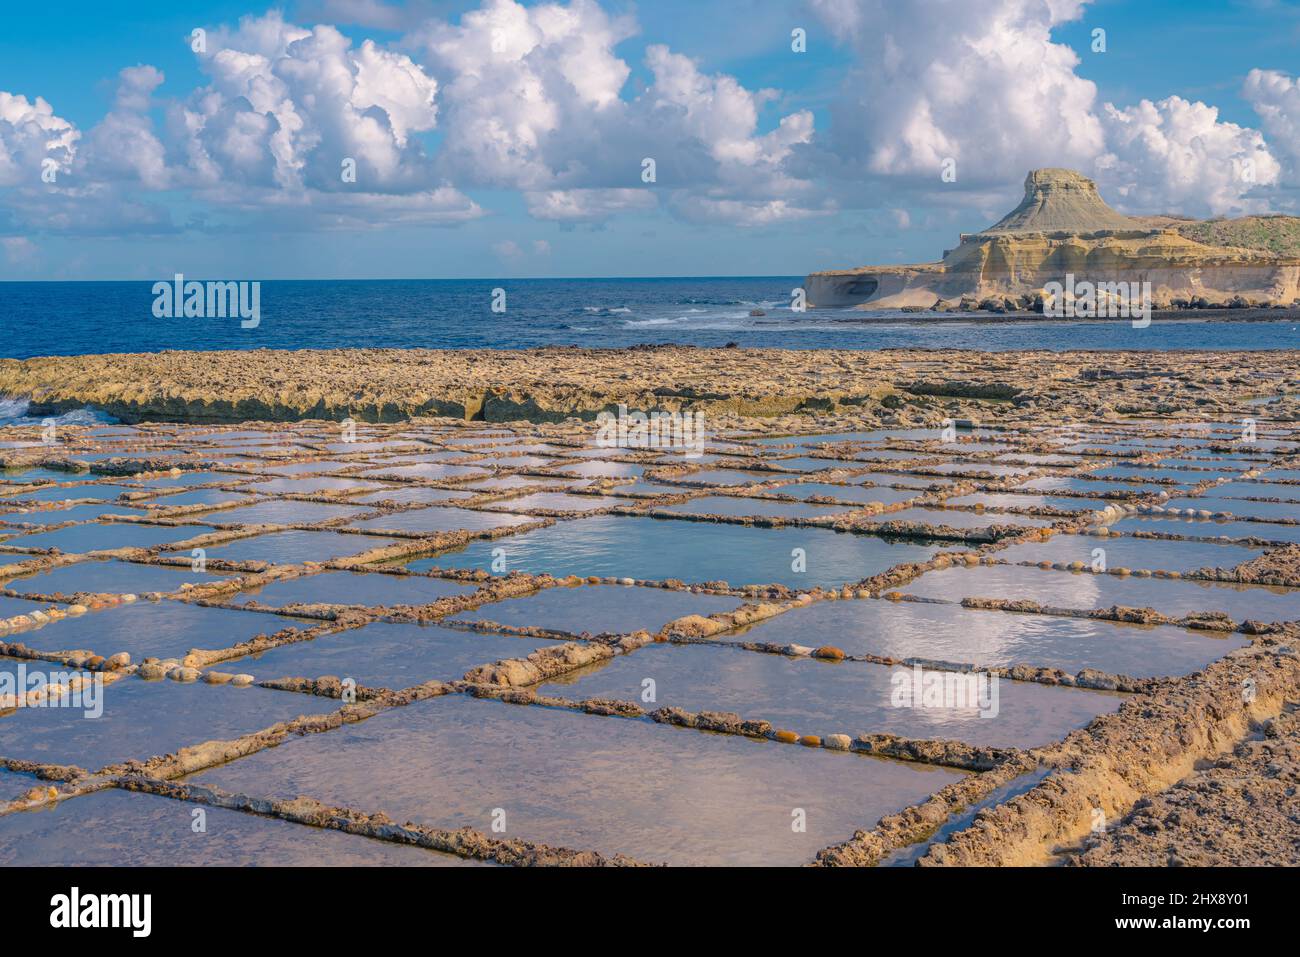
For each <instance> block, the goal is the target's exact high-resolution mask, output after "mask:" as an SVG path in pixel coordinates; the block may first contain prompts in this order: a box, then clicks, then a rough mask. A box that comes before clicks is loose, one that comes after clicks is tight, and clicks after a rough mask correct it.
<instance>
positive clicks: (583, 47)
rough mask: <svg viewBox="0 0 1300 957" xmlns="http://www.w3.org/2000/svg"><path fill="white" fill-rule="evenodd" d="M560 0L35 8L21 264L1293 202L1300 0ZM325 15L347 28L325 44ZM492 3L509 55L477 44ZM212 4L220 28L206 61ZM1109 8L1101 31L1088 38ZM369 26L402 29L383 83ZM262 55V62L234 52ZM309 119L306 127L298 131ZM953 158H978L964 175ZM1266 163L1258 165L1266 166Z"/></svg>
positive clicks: (558, 272)
mask: <svg viewBox="0 0 1300 957" xmlns="http://www.w3.org/2000/svg"><path fill="white" fill-rule="evenodd" d="M950 4H952V5H950ZM1049 8H1050V9H1049ZM547 9H548V8H545V7H542V8H539V7H538V5H535V4H524V5H522V6H521V7H516V6H515V5H514V4H513V3H510V2H509V0H484V2H483V3H442V2H437V0H429V2H416V3H411V4H406V5H400V4H395V3H386V2H384V0H304V2H297V3H286V4H282V5H279V6H276V7H267V6H262V5H256V4H249V3H235V2H225V0H211V2H202V3H191V2H176V0H172V2H165V3H164V2H159V3H151V2H136V3H131V4H103V3H88V2H71V3H64V4H61V5H59V7H58V11H57V15H51V10H50V8H48V7H42V6H40V5H29V4H24V5H13V8H12V9H8V10H6V12H5V29H4V31H3V33H0V91H3V93H4V94H9V95H10V96H11V97H21V98H23V99H22V101H21V102H20V101H18V100H16V99H11V100H10V101H9V105H8V108H7V110H8V112H6V111H5V108H0V279H23V278H33V279H113V278H141V279H150V278H157V277H160V276H168V275H171V274H172V273H174V272H185V273H186V274H188V275H192V276H195V277H201V276H220V277H237V278H277V277H292V278H325V277H378V278H383V277H498V276H499V277H501V278H509V277H516V276H584V275H591V276H611V275H613V276H619V275H767V274H776V275H797V274H802V273H804V272H807V271H809V270H812V269H817V268H825V267H835V266H849V265H855V264H861V263H867V262H897V261H927V260H932V259H934V258H937V257H938V256H939V255H940V253H941V252H942V250H943V249H944V248H947V247H949V246H951V245H953V244H954V243H955V240H956V236H957V234H958V233H959V232H961V231H972V230H976V229H979V228H982V227H984V226H986V225H988V224H989V223H990V222H991V221H992V220H993V219H994V218H996V217H997V216H999V215H1001V213H1002V212H1004V211H1005V209H1006V208H1008V206H1009V205H1011V204H1013V203H1014V201H1015V199H1016V198H1017V196H1018V194H1019V188H1020V187H1019V184H1020V181H1021V179H1023V175H1024V172H1025V170H1026V169H1027V168H1028V167H1029V166H1030V165H1048V164H1050V165H1070V166H1075V167H1076V168H1079V169H1081V170H1083V171H1084V172H1086V173H1089V174H1090V175H1094V176H1095V177H1096V178H1097V179H1098V182H1099V185H1100V186H1101V188H1102V190H1103V194H1104V195H1106V196H1107V198H1108V199H1110V200H1111V201H1112V202H1114V203H1115V204H1116V205H1118V206H1120V207H1121V208H1123V209H1125V211H1128V212H1133V213H1152V212H1163V211H1172V212H1176V211H1181V212H1185V213H1187V214H1189V215H1195V216H1208V215H1234V214H1240V213H1244V212H1259V211H1267V210H1273V211H1288V210H1290V209H1291V208H1292V203H1293V200H1294V196H1295V188H1294V187H1295V183H1296V177H1295V173H1294V169H1295V166H1296V164H1295V157H1296V154H1297V152H1300V149H1298V148H1297V147H1298V145H1300V144H1298V143H1297V139H1298V137H1297V132H1296V131H1297V130H1300V107H1297V100H1300V93H1297V91H1296V89H1295V88H1294V87H1293V86H1292V80H1291V77H1292V75H1293V73H1294V72H1295V70H1296V64H1295V54H1294V51H1295V49H1296V44H1297V40H1300V10H1298V9H1297V8H1296V6H1294V5H1292V4H1289V3H1282V2H1280V0H1272V2H1270V0H1236V2H1234V0H1220V2H1190V0H1182V2H1175V0H1142V2H1136V0H1093V2H1084V0H1053V3H1051V4H1048V3H1047V2H1046V0H963V2H961V3H959V4H958V3H956V0H891V2H888V3H883V5H882V3H881V0H812V2H809V3H804V2H785V0H769V2H750V0H702V2H691V3H687V2H676V0H667V2H665V0H661V2H656V3H646V4H641V5H637V4H632V3H625V2H608V3H601V4H599V5H598V4H596V3H595V0H590V2H587V3H583V2H582V0H577V2H576V3H573V4H568V3H565V4H561V5H559V7H558V8H550V9H551V10H553V11H554V10H556V9H558V10H559V11H560V13H563V14H564V16H565V17H566V18H567V19H566V20H565V22H566V23H567V24H568V26H566V27H565V28H564V30H563V31H561V32H562V33H563V36H559V38H558V39H552V40H546V39H539V37H544V36H546V35H547V32H548V31H551V34H552V35H554V30H555V29H556V28H555V27H554V26H553V24H554V23H555V22H557V21H556V20H554V18H552V17H551V14H548V13H547ZM485 10H486V12H485ZM972 10H973V11H974V13H973V14H972V13H971V11H972ZM272 11H279V12H280V17H279V18H278V19H268V17H272V18H273V17H275V14H274V13H272ZM1062 11H1065V12H1062ZM244 17H247V18H253V26H252V27H249V28H246V29H243V30H241V29H239V27H238V23H239V21H240V18H244ZM476 17H477V18H479V19H475V18H476ZM548 18H550V19H548ZM281 20H282V21H283V25H282V26H278V27H276V31H274V32H276V37H277V38H278V39H272V40H268V39H267V36H268V33H269V32H272V31H270V29H269V28H265V27H266V25H267V24H279V23H280V21H281ZM259 24H260V25H261V27H259V26H258V25H259ZM318 24H322V25H326V29H331V28H332V29H333V30H336V31H337V32H338V34H341V35H342V37H343V38H345V39H344V40H343V44H342V46H345V47H346V49H342V47H340V46H338V45H334V46H331V42H322V41H320V39H319V37H318V38H316V39H310V40H309V41H304V40H303V38H304V37H307V36H308V31H311V30H312V29H313V28H314V27H316V26H317V25H318ZM492 24H504V26H503V27H502V29H501V31H499V33H501V34H502V35H505V37H506V38H505V39H504V40H503V41H502V43H503V44H504V45H505V46H506V47H508V49H507V50H506V51H505V52H504V53H502V52H500V51H494V52H493V53H491V54H489V53H485V52H484V53H472V54H471V53H467V52H466V51H469V50H472V49H476V47H475V44H476V43H480V41H482V43H486V42H487V41H486V40H485V39H484V38H486V37H487V36H488V35H489V33H490V31H489V27H490V26H491V25H492ZM195 27H202V28H204V29H205V30H206V31H208V36H209V38H210V39H211V41H212V44H213V47H214V49H212V50H206V51H205V52H204V55H202V56H197V55H196V54H195V53H194V52H193V51H192V50H191V48H190V45H189V43H188V42H187V39H186V38H187V37H188V36H189V35H190V33H191V31H192V30H193V29H194V28H195ZM795 27H800V28H802V29H805V30H806V31H807V51H806V52H804V53H800V54H796V53H794V52H793V51H792V50H791V49H790V31H791V30H792V29H793V28H795ZM1098 27H1100V28H1102V29H1104V30H1105V32H1106V35H1105V40H1106V50H1105V52H1104V53H1094V52H1092V50H1091V49H1090V47H1091V45H1092V43H1093V31H1094V30H1095V29H1096V28H1098ZM263 28H265V29H263ZM564 31H567V32H564ZM492 35H494V36H495V35H497V34H492ZM365 40H371V41H373V43H374V45H375V47H376V48H377V49H379V50H381V51H383V52H382V54H381V56H382V58H383V59H382V63H383V65H384V71H385V72H384V73H383V75H382V76H380V77H379V79H378V80H376V79H374V78H373V77H374V75H373V74H372V75H371V79H369V80H367V79H366V72H365V71H366V69H367V66H366V63H365V62H363V58H361V56H360V54H359V48H360V47H361V46H362V43H363V41H365ZM349 41H350V43H349ZM295 42H297V46H290V45H291V44H294V43H295ZM307 42H311V43H314V44H317V46H315V47H313V48H312V50H311V51H309V52H303V51H304V49H305V44H306V43H307ZM268 44H269V45H268ZM326 48H329V49H326ZM484 49H486V48H484ZM575 50H578V51H581V52H580V53H578V54H575V53H574V51H575ZM218 51H221V52H220V53H218ZM1068 51H1073V52H1074V55H1075V57H1076V58H1077V62H1066V61H1068V60H1070V56H1069V52H1068ZM236 55H238V56H239V57H241V58H246V57H250V56H255V55H256V56H260V57H261V58H262V60H261V61H259V65H258V66H257V67H256V69H254V70H252V71H249V70H247V69H243V68H242V67H241V68H240V69H235V68H233V67H230V66H229V63H230V62H231V60H230V58H231V57H235V56H236ZM223 57H225V58H226V59H224V60H223ZM503 57H504V59H505V61H506V62H502V58H503ZM290 61H291V62H290ZM240 62H241V63H243V62H244V60H242V59H241V60H240ZM285 64H287V66H285ZM145 66H147V67H152V68H153V70H151V71H150V70H137V71H135V72H129V75H124V74H122V73H121V71H123V70H124V69H127V70H128V71H130V70H131V68H140V67H145ZM259 70H260V71H262V72H261V75H259V76H254V75H253V74H255V73H257V71H259ZM1252 71H1255V72H1254V73H1252ZM412 75H414V76H415V77H416V81H415V84H414V85H415V89H414V91H413V89H412V85H411V83H409V82H407V81H408V80H409V78H410V77H411V76H412ZM340 76H342V77H343V80H342V82H343V88H342V89H343V90H344V92H343V93H342V94H339V93H338V90H339V89H340V87H338V85H337V83H336V80H337V79H338V77H340ZM1252 76H1254V77H1255V80H1253V81H1251V82H1250V83H1248V82H1247V81H1248V78H1249V77H1252ZM322 77H324V79H322ZM350 82H352V83H354V87H355V89H354V91H353V92H352V93H350V94H349V93H348V92H347V90H348V89H353V87H349V86H348V84H349V83H350ZM268 83H269V84H271V85H272V90H273V92H271V93H268V92H267V89H268ZM250 84H251V85H250ZM515 90H528V91H531V92H529V93H528V94H527V95H528V96H530V97H531V99H530V101H529V102H527V103H524V102H523V101H522V100H521V99H519V98H518V97H515V96H514V94H513V91H515ZM953 90H957V91H959V92H957V93H952V91H953ZM253 91H258V92H253ZM2 95H3V94H0V96H2ZM259 95H262V96H264V97H265V99H264V100H259V99H258V97H259ZM521 95H522V94H521ZM331 96H342V97H344V98H345V99H347V98H348V97H349V96H350V99H348V100H347V102H346V103H343V104H342V105H339V104H329V103H325V102H323V101H324V100H325V99H327V98H328V97H331ZM37 97H40V98H42V100H43V101H44V102H45V103H47V104H48V106H49V115H50V117H53V119H50V118H49V117H43V116H42V115H40V114H39V111H38V110H36V109H35V107H34V104H35V103H36V98H37ZM1170 97H1177V98H1180V99H1179V100H1178V101H1170V100H1169V99H1168V98H1170ZM0 102H2V101H0ZM394 104H396V105H394ZM1210 108H1212V110H1217V114H1214V113H1213V112H1212V110H1211V109H1210ZM268 116H269V119H268ZM180 117H188V127H186V126H185V124H180V125H179V126H178V125H177V124H178V122H179V118H180ZM376 117H378V119H377V120H376ZM250 124H251V126H250ZM254 126H255V127H257V132H256V133H253V132H249V130H250V129H252V127H254ZM290 129H292V131H293V132H292V136H291V139H292V143H291V144H290V145H286V144H285V142H283V141H282V140H278V139H277V133H276V131H277V130H278V131H279V134H278V136H279V137H283V136H284V135H285V132H286V131H287V130H290ZM232 130H240V131H242V132H241V133H240V137H241V138H240V139H239V141H238V143H237V144H235V145H232V143H234V140H233V139H232V137H233V136H234V134H233V133H232V132H231V131H232ZM376 130H378V132H376ZM485 130H487V131H493V130H497V131H499V133H500V135H499V142H498V141H496V140H495V139H494V137H495V136H496V134H495V133H492V132H489V133H487V134H485V133H484V132H483V131H485ZM70 131H71V132H70ZM60 137H69V138H68V139H66V141H64V142H63V143H62V145H58V146H57V147H55V146H52V145H51V144H54V143H55V141H56V140H57V139H59V138H60ZM376 137H379V138H380V139H382V140H383V142H377V141H376ZM651 144H652V145H651ZM65 146H66V149H65V148H64V147H65ZM236 147H237V148H236ZM357 149H363V150H367V151H368V152H367V154H366V155H369V156H372V157H373V158H374V164H375V165H374V173H373V174H372V175H367V176H363V177H362V179H363V180H364V181H365V184H366V185H359V186H358V187H357V190H356V192H354V193H351V194H349V193H347V192H346V191H345V190H341V189H340V188H339V187H338V186H337V184H333V183H331V182H328V181H326V180H325V179H322V176H323V174H322V173H321V172H320V170H322V169H324V170H329V169H333V168H334V166H335V165H336V164H337V157H340V156H346V155H348V154H349V153H350V152H356V150H357ZM223 150H224V151H226V152H223ZM656 151H657V152H660V154H661V155H659V156H657V157H656V159H657V161H658V163H659V164H660V169H661V171H662V172H661V175H660V177H659V180H658V182H657V183H654V184H645V183H643V182H640V181H639V179H638V176H637V173H638V172H639V163H640V156H639V154H640V153H641V152H656ZM46 154H48V155H50V156H54V157H56V159H57V163H58V171H59V178H58V181H57V182H56V183H55V184H53V186H51V185H50V184H43V183H42V182H41V181H40V179H39V169H38V165H39V160H40V159H41V157H42V156H43V155H46ZM6 156H7V157H8V166H7V167H6V163H5V162H4V160H5V157H6ZM945 156H951V157H953V158H954V159H955V162H956V164H957V167H956V168H957V169H958V170H960V171H961V172H960V175H958V177H957V180H956V182H955V183H952V184H943V185H942V186H941V185H940V183H939V169H938V166H937V163H938V161H939V159H940V158H941V157H945ZM366 162H367V161H365V160H363V166H364V168H365V169H366V170H367V172H369V169H370V167H369V166H365V163H366ZM1243 162H1249V163H1250V164H1252V168H1253V169H1255V170H1257V172H1256V173H1255V174H1253V178H1248V179H1247V181H1246V182H1244V183H1243V182H1241V179H1242V177H1241V176H1240V175H1239V173H1238V172H1233V171H1237V170H1239V168H1240V167H1241V164H1242V163H1243ZM647 193H653V195H652V196H651V195H647ZM358 194H363V195H358Z"/></svg>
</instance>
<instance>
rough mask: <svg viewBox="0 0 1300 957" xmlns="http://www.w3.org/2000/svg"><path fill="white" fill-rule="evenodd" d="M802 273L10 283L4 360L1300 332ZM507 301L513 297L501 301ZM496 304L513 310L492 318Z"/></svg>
mask: <svg viewBox="0 0 1300 957" xmlns="http://www.w3.org/2000/svg"><path fill="white" fill-rule="evenodd" d="M802 283H803V277H801V276H754V277H712V278H667V279H515V280H508V281H502V280H488V279H483V280H476V279H454V280H452V279H447V280H443V279H421V280H274V281H269V280H268V281H264V282H262V283H261V289H260V301H261V314H260V321H259V322H258V324H257V325H256V327H255V328H241V323H240V320H239V318H237V317H236V318H194V317H190V318H184V317H181V318H156V317H155V315H154V310H153V304H154V298H155V297H154V294H153V285H154V284H153V282H0V357H6V358H14V359H25V358H29V357H32V356H43V355H77V354H87V353H101V352H158V351H162V350H165V349H259V348H267V349H327V348H396V349H407V348H435V349H436V348H446V349H472V348H483V349H526V348H535V347H539V346H577V347H582V348H592V347H623V346H635V345H643V344H660V343H674V344H682V345H695V346H725V345H728V344H730V343H735V344H736V345H738V346H742V347H764V348H786V349H913V348H924V349H978V350H986V351H990V352H999V351H1007V350H1022V349H1049V350H1065V349H1156V350H1164V349H1232V350H1247V349H1252V350H1253V349H1290V348H1296V347H1297V346H1300V320H1298V319H1297V316H1296V314H1294V313H1290V312H1288V313H1285V314H1284V318H1279V319H1278V320H1275V321H1241V320H1238V319H1233V318H1230V317H1231V313H1224V316H1225V317H1229V318H1226V319H1224V320H1220V319H1217V318H1216V319H1213V320H1205V319H1171V320H1163V319H1156V320H1154V321H1153V322H1152V323H1151V325H1150V326H1149V327H1147V328H1145V329H1139V328H1134V327H1133V325H1132V323H1131V322H1130V321H1129V320H1126V319H1113V320H1093V321H1082V320H1077V319H1071V320H1061V321H1055V320H1043V319H1041V318H1040V319H1008V318H1007V317H990V316H988V315H987V314H983V315H976V316H964V317H956V318H954V317H951V316H948V317H944V318H940V317H939V316H938V314H935V313H928V312H926V313H902V312H877V313H863V312H858V311H855V310H846V309H808V310H806V311H795V310H794V309H793V308H792V306H791V303H792V291H793V290H794V289H796V288H797V287H799V286H801V285H802ZM498 290H500V292H498ZM494 304H495V305H497V306H498V308H499V310H500V311H494V309H493V306H494Z"/></svg>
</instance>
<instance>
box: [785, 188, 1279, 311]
mask: <svg viewBox="0 0 1300 957" xmlns="http://www.w3.org/2000/svg"><path fill="white" fill-rule="evenodd" d="M1208 225H1209V224H1198V223H1189V222H1187V221H1181V222H1180V221H1176V220H1168V219H1163V220H1157V221H1155V222H1154V223H1153V222H1150V221H1143V220H1138V219H1132V218H1129V217H1127V216H1123V215H1121V214H1119V213H1117V212H1116V211H1115V210H1113V209H1111V208H1110V207H1109V206H1107V205H1106V203H1105V202H1104V201H1103V200H1102V198H1101V196H1100V195H1099V194H1098V193H1097V187H1096V185H1095V184H1094V183H1093V182H1092V180H1090V179H1088V178H1087V177H1084V176H1081V175H1080V174H1079V173H1076V172H1074V171H1073V170H1065V169H1040V170H1033V171H1032V172H1030V174H1029V175H1028V176H1027V177H1026V178H1025V198H1024V200H1023V201H1022V202H1021V203H1020V205H1019V206H1017V207H1016V208H1015V209H1014V210H1012V211H1011V212H1010V213H1008V214H1007V215H1006V216H1005V217H1003V219H1001V220H1000V221H999V222H997V223H996V224H995V225H993V226H992V227H990V228H989V229H986V230H984V231H983V232H979V233H973V234H968V235H963V236H962V237H961V243H960V244H959V245H958V246H957V248H956V249H953V250H951V251H950V252H948V253H947V254H946V255H945V256H944V258H943V260H942V261H940V262H937V263H926V264H921V265H915V266H867V267H863V268H860V269H849V270H839V271H827V272H818V273H813V274H812V275H810V276H809V277H808V279H807V280H806V284H805V288H806V289H807V291H808V301H809V303H811V304H812V305H815V306H842V307H851V308H858V309H900V308H912V309H916V308H920V309H932V308H933V309H939V310H947V309H956V308H975V307H977V306H980V305H981V304H984V305H985V307H988V304H990V303H992V304H996V306H997V308H999V309H1000V310H1001V309H1004V308H1034V306H1035V304H1037V305H1038V307H1039V308H1041V303H1042V298H1043V295H1044V287H1046V286H1047V285H1048V284H1049V283H1062V284H1064V283H1066V282H1067V277H1070V276H1072V277H1073V280H1074V282H1075V283H1078V282H1084V281H1086V282H1090V283H1143V282H1146V283H1150V290H1151V305H1152V307H1153V308H1155V309H1167V308H1176V307H1183V306H1199V307H1204V306H1213V305H1228V304H1235V305H1279V304H1290V303H1292V302H1293V301H1295V300H1298V299H1300V257H1296V256H1294V255H1288V254H1285V253H1279V252H1274V251H1272V250H1270V249H1267V248H1254V249H1248V248H1243V247H1238V246H1219V245H1212V244H1210V243H1209V242H1206V241H1201V240H1200V237H1201V236H1206V237H1210V236H1215V235H1223V234H1229V235H1230V234H1231V233H1232V230H1230V229H1223V228H1214V229H1208V228H1200V229H1198V228H1197V227H1206V226H1208ZM1215 225H1216V226H1218V225H1219V224H1215ZM1288 252H1289V250H1288Z"/></svg>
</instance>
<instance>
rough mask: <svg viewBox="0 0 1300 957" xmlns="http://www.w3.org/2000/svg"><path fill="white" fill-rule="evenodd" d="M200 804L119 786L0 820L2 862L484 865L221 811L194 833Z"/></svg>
mask: <svg viewBox="0 0 1300 957" xmlns="http://www.w3.org/2000/svg"><path fill="white" fill-rule="evenodd" d="M2 773H4V772H0V774H2ZM33 780H34V779H33ZM2 795H3V791H2V790H0V796H2ZM195 807H196V805H194V804H191V803H187V802H185V801H177V800H173V799H171V798H164V797H158V796H156V795H153V794H140V793H134V792H128V791H120V790H117V789H110V790H107V791H97V792H95V793H93V794H86V795H82V796H79V797H75V798H72V799H71V800H66V801H61V802H60V803H58V804H57V805H45V806H42V807H40V808H38V809H36V810H32V811H23V812H21V813H18V814H10V815H6V816H5V817H2V818H0V865H4V866H14V867H141V866H148V867H243V866H248V865H251V864H261V865H266V864H276V865H279V866H282V867H286V866H287V867H295V866H297V867H307V866H317V867H319V866H325V867H458V866H472V865H473V864H474V863H475V862H473V861H468V860H465V859H464V858H460V857H455V856H454V855H451V854H440V853H438V852H437V851H430V850H427V849H424V848H419V847H414V846H411V845H406V844H393V843H390V842H388V841H377V840H372V839H370V838H366V837H360V836H358V835H355V834H346V833H344V832H342V831H332V830H325V829H324V828H316V827H303V826H302V825H300V824H294V823H292V822H289V821H282V820H279V819H277V818H272V817H259V816H257V815H253V814H243V813H241V812H239V811H228V810H226V809H224V808H219V807H205V808H204V815H205V817H204V824H205V827H206V830H205V831H203V832H195V831H194V829H193V827H192V824H193V823H194V817H193V811H194V808H195ZM92 835H93V838H94V839H93V840H92V839H89V838H90V836H92Z"/></svg>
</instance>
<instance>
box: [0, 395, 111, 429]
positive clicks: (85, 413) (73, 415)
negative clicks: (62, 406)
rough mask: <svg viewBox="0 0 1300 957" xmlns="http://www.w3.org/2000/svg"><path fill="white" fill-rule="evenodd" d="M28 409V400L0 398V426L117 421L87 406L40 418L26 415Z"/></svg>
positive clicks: (86, 423)
mask: <svg viewBox="0 0 1300 957" xmlns="http://www.w3.org/2000/svg"><path fill="white" fill-rule="evenodd" d="M30 408H31V400H30V399H14V398H0V426H5V425H45V424H47V423H48V422H52V423H53V424H55V425H112V424H113V423H115V422H117V419H115V418H114V417H113V416H111V415H109V414H108V413H107V412H101V411H99V410H98V409H94V408H91V407H90V406H88V405H87V406H83V407H82V408H80V409H71V410H69V411H67V412H64V413H63V414H61V415H42V416H31V415H28V414H27V411H28V409H30Z"/></svg>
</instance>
